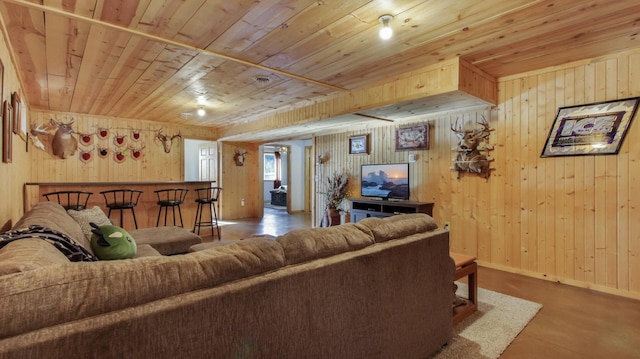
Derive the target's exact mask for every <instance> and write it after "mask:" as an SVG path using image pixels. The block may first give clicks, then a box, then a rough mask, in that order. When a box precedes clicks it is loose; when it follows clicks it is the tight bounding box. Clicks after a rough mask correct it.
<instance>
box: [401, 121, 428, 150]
mask: <svg viewBox="0 0 640 359" xmlns="http://www.w3.org/2000/svg"><path fill="white" fill-rule="evenodd" d="M428 149H429V125H428V124H422V125H411V126H400V127H397V128H396V151H411V150H428Z"/></svg>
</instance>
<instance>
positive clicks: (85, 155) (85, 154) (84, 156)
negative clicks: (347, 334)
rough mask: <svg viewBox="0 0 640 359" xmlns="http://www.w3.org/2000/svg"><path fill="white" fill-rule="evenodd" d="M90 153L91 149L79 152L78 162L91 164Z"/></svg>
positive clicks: (91, 157) (91, 156)
mask: <svg viewBox="0 0 640 359" xmlns="http://www.w3.org/2000/svg"><path fill="white" fill-rule="evenodd" d="M91 152H93V148H92V149H90V150H81V151H79V152H78V156H79V158H80V161H82V162H83V163H89V162H91V161H92V160H93V154H92V153H91Z"/></svg>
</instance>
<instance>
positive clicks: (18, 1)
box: [2, 0, 349, 91]
mask: <svg viewBox="0 0 640 359" xmlns="http://www.w3.org/2000/svg"><path fill="white" fill-rule="evenodd" d="M2 1H4V2H5V3H11V4H14V5H19V6H24V7H27V8H30V9H34V10H39V11H42V12H44V13H50V14H54V15H58V16H63V17H67V18H71V19H74V20H77V21H81V22H85V23H89V24H91V25H98V26H102V27H106V28H109V29H113V30H117V31H122V32H126V33H128V34H129V35H133V36H140V37H142V38H145V39H148V40H153V41H158V42H161V43H164V44H167V45H172V46H177V47H182V48H185V49H189V50H195V51H198V52H201V53H203V54H207V55H211V56H215V57H218V58H221V59H225V60H228V61H233V62H237V63H239V64H243V65H246V66H250V67H255V68H258V69H261V70H266V71H269V72H273V73H276V74H279V75H283V76H286V77H289V78H292V79H296V80H300V81H303V82H307V83H311V84H314V85H317V86H321V87H325V88H329V89H332V90H336V91H349V90H348V89H345V88H343V87H339V86H335V85H331V84H328V83H325V82H322V81H317V80H314V79H310V78H307V77H304V76H300V75H296V74H294V73H291V72H287V71H283V70H278V69H275V68H271V67H268V66H264V65H261V64H258V63H254V62H251V61H247V60H243V59H241V58H238V57H234V56H230V55H226V54H223V53H220V52H216V51H211V50H207V49H203V48H200V47H197V46H193V45H189V44H185V43H182V42H179V41H175V40H171V39H167V38H164V37H161V36H156V35H152V34H147V33H144V32H142V31H138V30H135V29H130V28H128V27H124V26H120V25H115V24H111V23H108V22H104V21H100V20H96V19H93V18H90V17H86V16H81V15H77V14H74V13H70V12H66V11H63V10H60V9H56V8H53V7H51V6H46V5H40V4H36V3H32V2H29V1H26V0H2Z"/></svg>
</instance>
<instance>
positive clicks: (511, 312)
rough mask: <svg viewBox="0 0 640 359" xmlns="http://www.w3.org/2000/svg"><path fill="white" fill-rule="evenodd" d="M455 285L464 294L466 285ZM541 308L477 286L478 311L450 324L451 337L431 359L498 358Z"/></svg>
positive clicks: (536, 304)
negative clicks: (456, 322) (454, 323)
mask: <svg viewBox="0 0 640 359" xmlns="http://www.w3.org/2000/svg"><path fill="white" fill-rule="evenodd" d="M457 284H458V293H460V295H463V296H464V294H465V293H467V285H466V284H465V283H457ZM540 308H542V305H541V304H538V303H534V302H531V301H528V300H524V299H520V298H515V297H511V296H508V295H505V294H501V293H497V292H493V291H490V290H486V289H482V288H478V311H477V312H476V313H474V314H472V315H470V316H469V317H467V318H465V319H464V320H463V321H461V322H460V323H458V324H456V325H455V326H454V327H453V339H452V340H451V341H450V342H449V344H448V345H447V346H446V347H445V348H444V349H442V351H440V352H439V353H437V354H436V355H435V356H434V357H433V358H436V359H450V358H451V359H460V358H465V359H467V358H468V359H476V358H479V359H480V358H482V359H484V358H498V357H499V356H500V354H502V352H503V351H504V350H505V349H507V347H508V346H509V344H511V342H512V341H513V340H514V339H515V338H516V336H517V335H518V333H520V332H521V331H522V329H524V327H525V326H526V325H527V324H528V323H529V322H530V321H531V319H533V317H535V315H536V314H537V313H538V311H539V310H540Z"/></svg>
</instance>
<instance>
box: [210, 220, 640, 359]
mask: <svg viewBox="0 0 640 359" xmlns="http://www.w3.org/2000/svg"><path fill="white" fill-rule="evenodd" d="M310 223H311V218H310V216H309V215H305V214H303V213H297V214H293V215H287V213H286V212H285V211H277V210H273V209H269V208H265V216H264V218H263V219H262V220H258V219H248V220H240V221H228V222H224V223H223V225H222V227H221V229H222V239H239V238H246V237H248V236H251V235H252V234H270V235H274V236H276V235H281V234H283V233H286V232H288V231H290V230H292V229H296V228H309V227H310V226H311V225H310ZM203 234H204V232H203ZM205 240H211V237H208V238H206V237H205ZM478 282H479V286H480V288H485V289H489V290H493V291H496V292H500V293H504V294H508V295H511V296H515V297H519V298H523V299H527V300H531V301H534V302H538V303H541V304H542V305H543V308H542V309H541V310H540V312H538V314H537V315H536V317H535V318H534V319H533V320H532V321H531V322H530V323H529V325H528V326H527V327H526V328H525V329H524V330H523V331H522V332H521V333H520V335H518V337H517V338H516V339H515V341H514V342H513V343H511V345H510V346H509V347H508V348H507V350H506V351H505V352H504V353H503V355H502V356H501V358H518V359H523V358H525V359H526V358H553V359H556V358H606V359H621V358H640V301H637V300H632V299H627V298H622V297H617V296H613V295H609V294H603V293H599V292H595V291H591V290H588V289H583V288H576V287H571V286H568V285H563V284H558V283H555V282H549V281H544V280H540V279H535V278H530V277H525V276H521V275H517V274H512V273H507V272H503V271H498V270H494V269H489V268H483V267H480V268H479V269H478Z"/></svg>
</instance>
